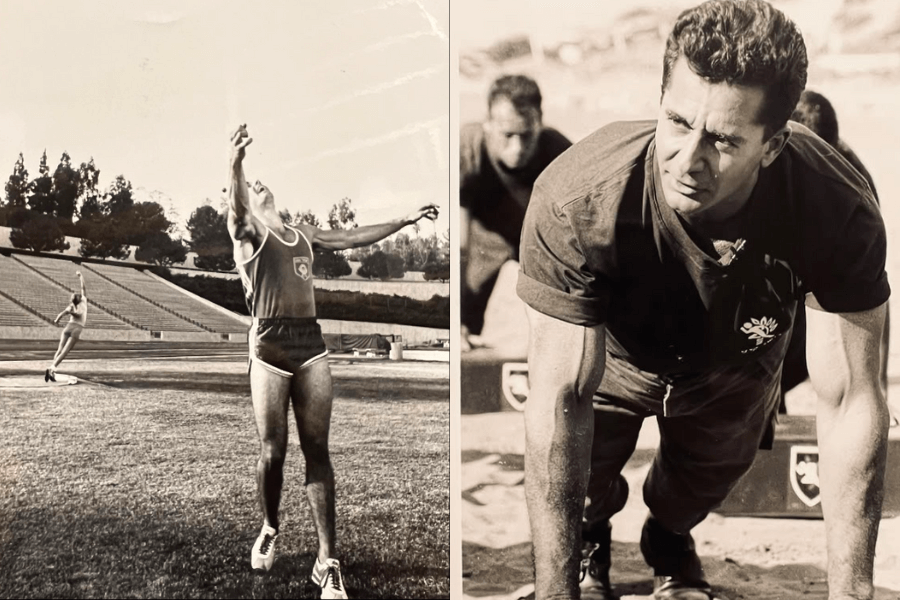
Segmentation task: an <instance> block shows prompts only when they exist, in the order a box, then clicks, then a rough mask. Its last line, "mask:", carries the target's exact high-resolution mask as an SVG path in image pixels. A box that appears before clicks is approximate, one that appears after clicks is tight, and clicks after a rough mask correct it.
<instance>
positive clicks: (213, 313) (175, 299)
mask: <svg viewBox="0 0 900 600" xmlns="http://www.w3.org/2000/svg"><path fill="white" fill-rule="evenodd" d="M84 266H85V267H86V268H87V269H90V270H92V271H94V272H96V273H99V274H100V275H102V276H103V277H105V278H107V279H109V280H111V281H113V282H115V283H116V284H118V285H120V286H122V287H125V288H127V289H129V290H131V291H132V292H134V293H135V294H137V295H138V296H141V297H142V298H145V299H146V300H149V301H150V302H152V303H154V304H156V305H158V306H162V307H164V308H166V309H168V310H170V311H172V312H174V313H176V314H178V315H179V316H181V317H182V318H184V319H188V320H193V321H197V322H199V323H201V324H202V326H203V327H204V328H206V329H207V330H209V331H213V332H216V333H242V332H246V331H247V325H246V324H245V323H243V322H242V321H240V320H239V319H237V318H235V317H230V316H228V315H227V314H224V313H222V312H220V311H218V310H216V309H215V308H212V307H209V306H207V305H205V304H203V303H202V302H200V301H198V300H196V299H195V298H193V297H191V296H189V295H187V294H185V293H183V292H180V291H179V290H177V289H174V288H172V287H171V286H169V285H167V284H166V283H164V282H162V281H159V280H158V279H155V278H153V277H152V276H150V275H148V274H146V273H144V272H142V271H139V270H137V269H133V268H131V267H118V266H114V265H104V264H90V265H88V264H86V265H84Z"/></svg>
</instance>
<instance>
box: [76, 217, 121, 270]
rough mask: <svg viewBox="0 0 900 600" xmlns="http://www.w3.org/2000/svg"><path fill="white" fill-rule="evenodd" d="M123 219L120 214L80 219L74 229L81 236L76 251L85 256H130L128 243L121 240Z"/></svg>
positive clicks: (116, 257) (117, 257)
mask: <svg viewBox="0 0 900 600" xmlns="http://www.w3.org/2000/svg"><path fill="white" fill-rule="evenodd" d="M124 221H125V219H123V218H122V216H121V215H109V214H103V213H102V212H101V213H100V214H97V215H94V216H92V217H91V218H90V219H81V220H79V221H78V223H76V230H77V232H78V235H79V236H80V237H81V247H80V248H79V249H78V253H79V254H80V255H81V256H84V257H85V258H88V257H96V258H115V259H118V260H125V259H126V258H128V257H129V256H131V249H130V248H129V247H128V244H126V243H124V242H123V241H122V238H123V236H122V230H123V229H124V228H125V226H126V225H125V222H124Z"/></svg>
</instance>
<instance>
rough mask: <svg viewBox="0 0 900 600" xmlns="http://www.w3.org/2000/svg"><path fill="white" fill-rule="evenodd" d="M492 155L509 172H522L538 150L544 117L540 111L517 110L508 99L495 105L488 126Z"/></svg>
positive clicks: (487, 136)
mask: <svg viewBox="0 0 900 600" xmlns="http://www.w3.org/2000/svg"><path fill="white" fill-rule="evenodd" d="M484 132H485V140H486V142H487V149H488V152H489V153H490V154H491V156H492V157H493V159H494V160H495V161H497V162H498V163H500V164H501V165H503V166H504V167H506V168H507V169H521V168H522V167H524V166H525V165H527V164H528V161H530V160H531V157H533V156H534V153H535V150H537V143H538V137H539V136H540V134H541V113H540V111H538V110H537V109H536V108H530V107H529V108H525V109H523V110H520V109H517V108H516V107H515V105H514V104H513V103H512V102H510V101H509V100H507V99H506V98H498V99H497V100H496V101H494V104H493V105H491V108H490V115H489V119H488V122H487V123H485V125H484Z"/></svg>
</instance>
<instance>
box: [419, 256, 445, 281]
mask: <svg viewBox="0 0 900 600" xmlns="http://www.w3.org/2000/svg"><path fill="white" fill-rule="evenodd" d="M423 270H424V271H425V281H434V280H436V279H437V280H440V281H441V282H446V281H450V256H449V254H446V255H445V254H444V253H442V252H440V251H438V250H432V251H431V253H429V255H428V260H427V261H426V262H425V268H424V269H423Z"/></svg>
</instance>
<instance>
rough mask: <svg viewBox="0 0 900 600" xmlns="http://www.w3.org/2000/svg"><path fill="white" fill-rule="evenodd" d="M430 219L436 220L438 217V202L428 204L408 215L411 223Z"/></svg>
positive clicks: (407, 218)
mask: <svg viewBox="0 0 900 600" xmlns="http://www.w3.org/2000/svg"><path fill="white" fill-rule="evenodd" d="M423 218H425V219H428V220H429V221H434V220H436V219H437V218H438V206H437V204H427V205H425V206H423V207H422V208H420V209H419V210H417V211H414V212H411V213H409V215H407V217H406V220H407V221H409V223H410V224H412V223H417V222H418V221H419V220H420V219H423Z"/></svg>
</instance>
